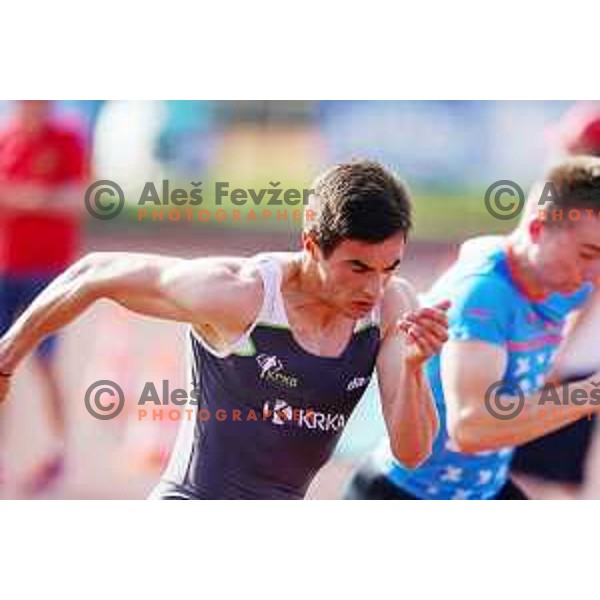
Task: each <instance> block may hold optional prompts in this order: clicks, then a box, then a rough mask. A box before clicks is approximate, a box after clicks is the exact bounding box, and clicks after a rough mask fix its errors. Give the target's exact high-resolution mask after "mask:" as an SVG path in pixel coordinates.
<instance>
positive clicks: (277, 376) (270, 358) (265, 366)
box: [256, 354, 298, 388]
mask: <svg viewBox="0 0 600 600" xmlns="http://www.w3.org/2000/svg"><path fill="white" fill-rule="evenodd" d="M256 362H257V363H258V366H259V367H260V378H261V379H265V380H266V381H270V382H272V383H275V384H278V385H282V386H284V387H288V388H295V387H298V378H297V377H296V376H294V375H291V374H289V373H286V372H284V370H283V363H282V362H281V360H280V359H279V358H278V357H277V356H275V355H274V354H273V355H269V354H259V355H258V356H257V357H256Z"/></svg>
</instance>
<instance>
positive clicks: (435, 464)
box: [375, 238, 593, 499]
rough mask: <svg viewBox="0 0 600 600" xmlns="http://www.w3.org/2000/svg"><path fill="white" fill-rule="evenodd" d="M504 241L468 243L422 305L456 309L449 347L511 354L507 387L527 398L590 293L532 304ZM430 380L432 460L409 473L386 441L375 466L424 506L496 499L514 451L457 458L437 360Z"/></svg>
mask: <svg viewBox="0 0 600 600" xmlns="http://www.w3.org/2000/svg"><path fill="white" fill-rule="evenodd" d="M501 239H502V238H495V240H494V239H493V238H481V239H475V240H470V241H469V242H467V244H466V245H467V247H468V251H465V248H464V247H463V251H462V252H461V255H460V256H459V258H458V260H457V261H456V262H455V263H454V265H452V267H451V268H450V269H449V270H448V271H447V272H446V273H445V274H444V275H443V276H442V277H441V278H440V279H439V280H438V281H437V282H436V284H435V285H434V286H433V288H432V289H431V290H430V291H429V292H428V293H427V294H426V295H425V296H424V297H423V303H424V304H433V303H435V302H438V301H440V300H443V299H445V298H448V299H450V300H451V301H452V307H451V309H450V310H449V312H448V318H449V336H450V339H454V340H481V341H484V342H488V343H490V344H494V345H497V346H502V347H504V348H506V350H507V353H508V365H507V368H506V372H505V373H504V377H503V380H505V381H510V382H516V383H518V384H519V386H520V387H521V389H522V390H523V392H524V394H525V395H528V394H530V393H532V392H534V391H536V390H539V389H540V388H541V387H542V386H543V384H544V379H545V376H546V375H547V373H548V372H549V370H550V366H551V363H552V359H553V357H554V354H555V353H556V349H557V346H558V345H559V342H560V341H561V336H562V329H563V325H564V322H565V318H566V316H567V315H568V313H569V312H570V311H572V310H574V309H576V308H578V307H579V306H580V305H581V304H582V303H583V302H584V301H585V299H586V298H587V297H588V295H589V294H590V292H591V291H592V290H593V286H592V285H591V284H585V285H584V286H582V287H581V288H580V289H579V290H577V291H576V292H575V293H573V294H569V295H564V294H558V293H555V294H552V295H550V296H548V297H547V298H546V299H545V300H544V301H542V302H539V301H538V302H536V301H533V300H531V299H530V298H528V297H527V296H526V295H525V294H524V292H522V291H520V289H519V288H518V287H517V285H516V284H515V282H514V281H513V279H512V277H511V274H510V271H509V268H508V263H507V257H506V251H505V248H504V244H503V243H501V242H500V241H499V240H501ZM426 373H427V377H428V380H429V384H430V386H431V389H432V393H433V396H434V399H435V403H436V407H437V411H438V415H439V418H440V433H439V435H438V437H437V438H436V440H435V443H434V447H433V452H432V454H431V456H430V457H429V459H428V460H427V461H426V462H425V463H424V464H423V465H421V466H420V467H418V468H417V469H414V470H410V469H406V468H404V467H403V466H402V465H400V464H399V463H398V462H397V461H395V460H394V459H393V457H392V455H391V453H390V451H389V444H388V443H387V440H385V441H384V442H383V443H382V445H381V446H380V448H379V449H378V450H377V452H376V453H375V456H376V459H377V460H378V461H379V464H380V466H382V468H383V469H384V470H385V472H386V474H387V476H388V478H389V479H390V480H392V481H393V482H394V483H395V484H396V485H398V486H400V487H401V488H403V489H404V490H406V491H407V492H409V493H411V494H413V495H415V496H417V497H419V498H428V499H486V498H491V497H493V496H495V495H496V494H497V493H498V492H499V490H500V489H501V488H502V486H503V485H504V484H505V483H506V481H507V479H508V472H509V467H510V461H511V457H512V454H513V450H514V449H513V448H504V449H502V450H500V451H492V452H480V453H478V454H464V453H460V452H458V451H457V449H456V447H454V445H453V444H452V442H451V440H449V438H448V434H447V429H446V408H445V402H444V393H443V390H442V385H441V380H440V357H439V355H438V356H435V357H433V358H432V359H430V360H429V361H428V363H427V364H426ZM491 383H492V382H490V384H491ZM483 401H484V399H483V398H482V403H483Z"/></svg>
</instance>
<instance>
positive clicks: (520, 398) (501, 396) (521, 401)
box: [485, 381, 525, 421]
mask: <svg viewBox="0 0 600 600" xmlns="http://www.w3.org/2000/svg"><path fill="white" fill-rule="evenodd" d="M524 406H525V394H524V393H523V390H522V389H521V387H520V386H519V385H518V384H516V383H511V382H507V381H496V382H495V383H492V385H490V387H489V388H488V389H487V391H486V392H485V408H486V409H487V411H488V412H489V413H490V415H492V417H495V418H496V419H500V420H501V421H510V419H514V418H515V417H516V416H518V415H519V413H520V412H521V411H522V410H523V407H524Z"/></svg>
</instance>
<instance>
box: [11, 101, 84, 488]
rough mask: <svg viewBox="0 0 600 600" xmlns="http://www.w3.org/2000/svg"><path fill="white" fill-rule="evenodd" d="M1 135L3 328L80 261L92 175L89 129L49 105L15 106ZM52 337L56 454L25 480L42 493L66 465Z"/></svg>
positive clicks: (46, 368)
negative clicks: (86, 193) (62, 118)
mask: <svg viewBox="0 0 600 600" xmlns="http://www.w3.org/2000/svg"><path fill="white" fill-rule="evenodd" d="M12 108H13V110H12V115H11V117H10V119H9V120H8V122H6V123H4V125H3V126H2V129H1V130H0V330H1V331H2V332H4V331H5V330H6V329H8V327H9V326H10V324H11V323H12V321H13V320H14V319H15V318H16V317H17V316H18V314H19V311H20V310H21V309H22V308H23V307H24V306H26V305H28V304H29V303H30V302H31V301H32V300H33V299H34V297H35V296H36V295H37V294H39V292H40V291H41V290H42V289H43V288H44V287H45V286H46V285H47V284H48V283H49V282H50V281H51V280H52V279H54V278H55V277H56V276H57V275H59V274H60V273H61V272H62V271H63V270H64V269H65V268H66V267H67V266H68V265H69V264H70V263H71V262H72V261H73V260H74V259H75V258H76V255H77V253H78V247H79V233H80V231H79V230H80V222H81V219H82V214H81V213H82V209H83V207H84V202H83V196H84V191H85V185H86V182H87V178H88V162H89V161H88V155H87V154H88V153H87V150H86V141H85V134H84V132H79V131H77V130H75V129H73V128H71V127H70V126H67V125H65V124H63V123H62V122H61V121H59V120H58V119H57V118H56V117H55V116H54V114H53V103H52V102H50V101H45V100H27V101H25V100H24V101H19V102H15V103H14V105H13V106H12ZM56 343H57V340H56V338H55V337H54V336H49V337H48V338H46V339H45V340H44V342H43V343H42V344H41V345H40V346H39V348H38V351H37V358H38V360H37V365H38V367H39V373H40V376H41V383H42V385H43V392H44V395H45V396H46V398H45V400H46V401H45V402H44V404H45V405H47V406H48V415H49V424H50V427H51V430H52V437H53V439H54V442H53V449H52V450H51V451H50V453H49V454H48V455H47V456H46V457H45V459H44V460H43V461H42V462H41V464H39V465H38V467H37V468H36V469H35V470H34V472H33V473H32V474H30V476H29V477H28V478H27V481H26V482H25V488H26V492H27V493H28V494H29V495H34V494H36V493H39V492H41V491H43V490H44V489H45V488H47V487H48V486H49V485H50V484H51V483H53V482H54V481H56V480H57V479H58V478H59V477H60V475H61V474H62V472H63V469H64V460H65V450H66V448H65V439H66V437H65V434H66V428H65V418H64V415H65V409H64V404H63V399H62V394H61V386H60V383H59V381H58V377H57V373H56V369H55V361H54V353H55V349H56Z"/></svg>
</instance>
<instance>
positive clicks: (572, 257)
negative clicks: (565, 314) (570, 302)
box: [530, 213, 600, 293]
mask: <svg viewBox="0 0 600 600" xmlns="http://www.w3.org/2000/svg"><path fill="white" fill-rule="evenodd" d="M530 234H531V235H530V237H531V239H532V241H533V250H532V253H531V259H532V263H533V264H534V268H535V269H536V272H537V275H538V278H539V280H540V282H541V284H542V285H543V286H544V287H546V288H547V289H548V290H549V291H556V292H562V293H570V292H574V291H575V290H576V289H577V288H578V287H580V286H581V285H582V284H583V283H585V282H587V281H597V280H598V279H599V278H600V220H599V219H598V218H597V217H596V216H593V215H592V216H591V217H590V218H588V216H587V215H586V214H585V213H582V216H581V219H580V220H579V221H578V222H569V223H562V224H560V225H552V226H546V225H544V224H543V223H539V222H538V224H537V225H536V224H533V226H532V227H530Z"/></svg>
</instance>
